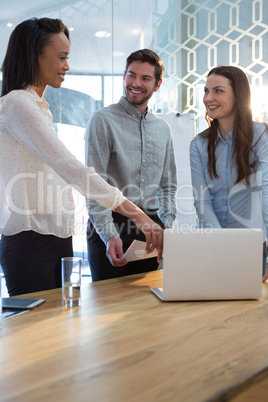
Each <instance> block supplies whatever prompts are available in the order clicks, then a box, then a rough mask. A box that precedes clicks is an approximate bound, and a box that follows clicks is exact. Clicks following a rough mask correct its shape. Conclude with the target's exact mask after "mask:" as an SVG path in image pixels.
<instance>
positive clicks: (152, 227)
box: [115, 200, 164, 263]
mask: <svg viewBox="0 0 268 402" xmlns="http://www.w3.org/2000/svg"><path fill="white" fill-rule="evenodd" d="M115 212H117V213H119V214H121V215H124V216H126V217H128V218H129V219H131V220H132V221H133V222H134V223H135V225H136V226H137V227H138V229H140V230H141V231H142V232H143V233H144V235H145V237H146V252H147V253H151V252H152V251H153V250H154V249H155V248H156V249H157V251H158V256H157V262H158V263H160V262H161V261H162V255H163V237H164V230H163V229H162V228H161V227H160V226H159V225H158V224H157V223H155V222H154V221H153V220H152V219H151V218H149V216H147V215H146V214H145V213H144V212H143V211H142V210H141V209H140V208H139V207H137V206H136V205H135V204H133V203H132V202H131V201H129V200H126V201H124V202H123V203H122V204H121V205H119V207H117V208H116V209H115Z"/></svg>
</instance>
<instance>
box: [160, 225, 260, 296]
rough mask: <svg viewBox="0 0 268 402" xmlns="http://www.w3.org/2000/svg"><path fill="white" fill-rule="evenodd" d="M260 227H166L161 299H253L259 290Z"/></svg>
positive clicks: (258, 293)
mask: <svg viewBox="0 0 268 402" xmlns="http://www.w3.org/2000/svg"><path fill="white" fill-rule="evenodd" d="M262 250H263V233H262V230H261V229H194V230H193V229H191V230H179V229H168V230H165V234H164V259H163V299H164V300H222V299H224V300H227V299H256V298H259V297H260V296H261V290H262V254H263V253H262Z"/></svg>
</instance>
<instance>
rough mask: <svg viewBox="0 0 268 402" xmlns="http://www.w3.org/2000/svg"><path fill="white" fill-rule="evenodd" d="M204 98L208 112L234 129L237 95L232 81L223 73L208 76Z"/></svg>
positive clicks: (210, 115) (221, 123) (222, 123)
mask: <svg viewBox="0 0 268 402" xmlns="http://www.w3.org/2000/svg"><path fill="white" fill-rule="evenodd" d="M204 90H205V94H204V98H203V102H204V105H205V107H206V110H207V114H208V116H209V117H210V118H211V119H217V120H218V122H219V126H220V125H225V126H227V127H228V128H229V127H231V128H230V129H232V127H233V124H234V119H235V112H236V110H235V96H234V91H233V88H232V85H231V81H230V80H229V79H228V78H226V77H224V76H223V75H217V74H212V75H210V76H209V77H208V78H207V82H206V86H205V89H204Z"/></svg>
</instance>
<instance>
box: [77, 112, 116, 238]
mask: <svg viewBox="0 0 268 402" xmlns="http://www.w3.org/2000/svg"><path fill="white" fill-rule="evenodd" d="M85 145H86V152H85V159H86V164H87V165H88V166H93V167H94V168H95V169H96V171H97V172H98V173H99V174H100V175H101V176H102V177H103V179H104V180H105V181H107V180H108V166H109V161H110V157H111V152H112V151H111V145H110V143H109V128H108V124H107V123H106V121H105V119H104V118H103V116H102V114H101V113H99V112H96V113H94V114H93V116H92V118H91V119H90V121H89V122H88V125H87V127H86V131H85ZM109 180H110V182H112V183H113V185H115V186H117V183H115V182H114V180H113V178H112V177H109ZM87 209H88V213H89V217H90V220H91V222H92V223H93V225H94V227H95V229H96V231H97V233H98V234H99V236H100V237H101V239H102V240H103V242H104V243H105V244H107V242H108V241H109V239H111V238H112V237H114V236H119V234H118V231H117V229H116V227H115V225H114V223H113V217H112V212H111V211H110V210H108V209H106V208H104V207H103V206H101V205H100V204H99V203H97V202H96V201H94V200H92V199H87Z"/></svg>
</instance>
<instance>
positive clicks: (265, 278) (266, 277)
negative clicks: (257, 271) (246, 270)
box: [262, 271, 268, 282]
mask: <svg viewBox="0 0 268 402" xmlns="http://www.w3.org/2000/svg"><path fill="white" fill-rule="evenodd" d="M267 280H268V271H266V272H265V274H264V276H263V278H262V281H263V282H266V281H267Z"/></svg>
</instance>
